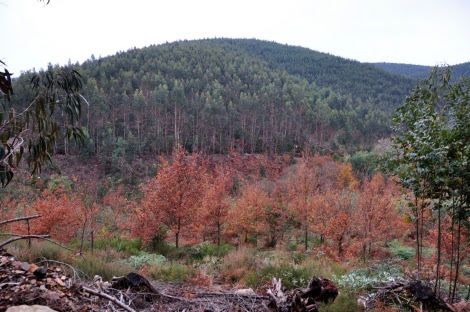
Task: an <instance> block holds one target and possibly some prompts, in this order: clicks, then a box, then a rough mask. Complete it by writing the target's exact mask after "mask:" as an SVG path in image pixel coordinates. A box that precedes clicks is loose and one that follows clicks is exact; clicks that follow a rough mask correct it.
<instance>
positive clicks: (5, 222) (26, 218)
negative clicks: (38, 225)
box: [0, 215, 42, 225]
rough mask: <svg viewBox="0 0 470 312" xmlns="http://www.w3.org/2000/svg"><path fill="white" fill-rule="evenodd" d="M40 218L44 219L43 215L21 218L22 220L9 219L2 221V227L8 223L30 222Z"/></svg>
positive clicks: (0, 222)
mask: <svg viewBox="0 0 470 312" xmlns="http://www.w3.org/2000/svg"><path fill="white" fill-rule="evenodd" d="M40 217H42V215H34V216H27V217H20V218H14V219H9V220H3V221H0V225H4V224H7V223H11V222H17V221H23V220H30V219H35V218H40Z"/></svg>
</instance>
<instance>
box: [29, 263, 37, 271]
mask: <svg viewBox="0 0 470 312" xmlns="http://www.w3.org/2000/svg"><path fill="white" fill-rule="evenodd" d="M38 268H39V267H38V266H37V265H35V264H34V263H31V264H30V265H29V272H30V273H34V271H36V270H37V269H38Z"/></svg>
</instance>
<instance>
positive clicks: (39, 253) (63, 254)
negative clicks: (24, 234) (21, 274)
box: [7, 240, 70, 263]
mask: <svg viewBox="0 0 470 312" xmlns="http://www.w3.org/2000/svg"><path fill="white" fill-rule="evenodd" d="M27 246H28V242H27V241H26V240H25V241H20V242H15V243H14V244H10V245H8V246H7V250H8V252H9V253H11V254H13V255H15V257H16V258H17V259H18V260H21V261H26V262H29V263H33V262H36V261H38V260H40V259H42V258H45V259H47V260H56V261H62V262H66V261H67V257H68V255H69V254H70V252H69V251H67V250H66V249H64V248H62V247H60V246H57V245H56V244H53V243H51V242H47V241H40V242H38V241H33V242H32V244H31V248H28V247H27Z"/></svg>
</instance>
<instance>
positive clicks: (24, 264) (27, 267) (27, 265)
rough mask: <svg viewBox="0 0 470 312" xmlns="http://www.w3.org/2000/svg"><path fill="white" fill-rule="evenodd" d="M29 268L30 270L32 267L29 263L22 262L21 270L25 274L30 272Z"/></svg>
mask: <svg viewBox="0 0 470 312" xmlns="http://www.w3.org/2000/svg"><path fill="white" fill-rule="evenodd" d="M29 268H30V265H29V263H28V262H21V264H20V269H22V270H23V271H25V272H28V271H29Z"/></svg>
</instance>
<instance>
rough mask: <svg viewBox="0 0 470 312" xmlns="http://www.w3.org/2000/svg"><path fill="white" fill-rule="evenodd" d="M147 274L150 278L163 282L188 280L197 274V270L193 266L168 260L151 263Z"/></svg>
mask: <svg viewBox="0 0 470 312" xmlns="http://www.w3.org/2000/svg"><path fill="white" fill-rule="evenodd" d="M147 274H148V276H149V277H150V278H152V279H156V280H159V281H162V282H187V281H188V280H189V279H190V278H192V277H194V276H195V275H196V271H195V269H194V268H193V267H192V266H188V265H184V264H181V263H177V262H173V263H170V262H167V263H164V264H157V263H152V264H150V265H149V266H148V271H147Z"/></svg>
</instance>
